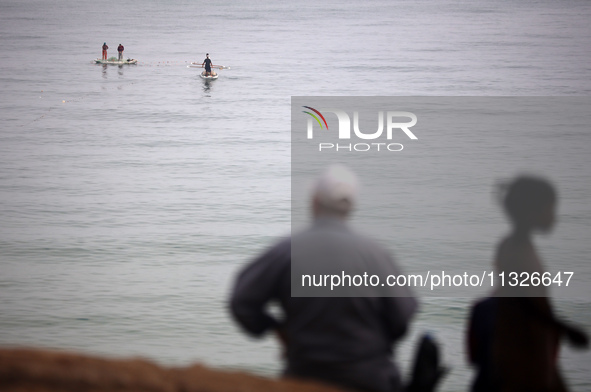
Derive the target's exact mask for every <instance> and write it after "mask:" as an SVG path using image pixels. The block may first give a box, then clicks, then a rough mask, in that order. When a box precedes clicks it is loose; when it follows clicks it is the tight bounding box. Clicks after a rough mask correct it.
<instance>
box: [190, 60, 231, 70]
mask: <svg viewBox="0 0 591 392" xmlns="http://www.w3.org/2000/svg"><path fill="white" fill-rule="evenodd" d="M201 64H202V63H196V62H194V61H193V62H192V63H191V65H198V66H200V67H202V68H203V66H202V65H201ZM211 68H217V69H230V67H226V66H225V65H213V64H212V65H211Z"/></svg>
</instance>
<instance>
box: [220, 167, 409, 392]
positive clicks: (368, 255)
mask: <svg viewBox="0 0 591 392" xmlns="http://www.w3.org/2000/svg"><path fill="white" fill-rule="evenodd" d="M356 197H357V179H356V177H355V175H354V174H353V173H351V172H350V171H349V170H348V169H346V168H345V167H343V166H339V165H335V166H331V167H329V168H328V170H327V171H326V172H325V173H324V174H323V175H322V176H321V177H320V179H319V180H318V181H317V183H316V185H315V188H314V190H313V194H312V203H311V204H312V213H313V217H314V222H313V224H312V225H311V226H310V227H309V228H308V229H306V230H304V231H303V232H302V233H298V234H294V235H293V236H292V237H290V238H287V239H285V240H283V241H281V242H279V243H278V244H276V245H274V246H272V247H271V248H270V249H268V250H267V251H265V252H264V253H263V254H262V255H261V256H259V257H258V258H257V259H256V260H254V261H253V262H252V263H250V264H249V265H247V266H246V267H245V268H244V269H243V270H242V271H241V272H240V273H239V275H238V277H237V279H236V282H235V285H234V289H233V292H232V295H231V301H230V306H231V312H232V314H233V316H234V317H235V319H236V320H237V322H238V323H239V324H240V325H241V326H242V327H243V328H244V329H245V330H246V331H247V332H249V333H250V334H252V335H254V336H261V335H263V334H264V333H265V332H268V331H274V332H275V333H276V334H277V336H278V337H279V339H280V341H281V342H282V345H283V347H284V350H285V354H284V357H285V359H286V362H287V363H286V367H285V370H284V376H286V377H295V378H301V379H311V380H317V381H321V382H325V383H329V384H333V385H336V386H340V387H343V388H346V389H354V390H360V391H373V392H396V391H403V390H404V389H403V387H402V381H401V377H400V374H399V372H398V368H397V366H396V365H395V364H394V362H393V359H392V356H393V351H392V348H393V345H394V343H395V342H396V341H397V340H399V339H400V338H401V337H402V336H403V335H404V334H405V333H406V330H407V328H408V325H409V323H410V321H411V318H412V317H413V315H414V313H415V311H416V308H417V302H416V300H415V299H414V297H413V296H412V293H411V292H410V291H409V290H408V289H407V288H404V287H402V288H400V290H401V292H402V293H403V294H405V295H401V296H398V297H344V296H341V297H331V298H324V297H317V298H312V297H291V273H290V272H291V250H292V242H295V241H298V240H299V239H300V238H302V237H301V236H302V235H303V236H306V235H309V237H304V238H314V239H316V240H317V241H316V242H315V245H314V246H317V245H318V244H321V245H323V244H330V243H331V240H332V239H334V238H339V239H340V240H341V242H340V243H342V244H344V246H345V248H347V251H345V252H340V253H339V254H340V257H341V258H342V259H343V260H325V262H327V263H332V262H334V263H337V265H339V264H338V263H339V262H343V265H344V264H347V265H351V264H355V263H357V264H359V263H361V265H362V266H365V265H367V266H369V267H368V268H371V266H372V265H378V264H380V263H384V264H390V265H394V263H393V260H392V259H391V257H390V255H389V253H388V252H387V251H386V250H384V249H383V248H382V247H381V246H379V245H377V244H375V243H374V242H372V241H369V240H368V239H365V238H364V237H362V236H360V235H358V234H356V233H355V232H354V231H352V230H351V229H349V228H348V227H347V225H346V220H347V218H348V217H349V215H350V212H351V211H352V209H353V206H354V205H355V202H356ZM296 243H297V244H298V245H297V246H299V244H301V242H296ZM352 244H354V245H352ZM323 246H324V245H323ZM325 246H330V245H325ZM332 250H333V249H330V250H329V251H332ZM327 253H330V252H327ZM380 265H381V264H380ZM399 293H400V292H399ZM271 301H277V302H278V303H279V305H280V307H281V309H282V310H283V313H284V316H283V319H281V320H278V319H277V318H276V317H275V316H273V315H272V314H271V313H269V311H268V309H267V305H268V304H269V302H271Z"/></svg>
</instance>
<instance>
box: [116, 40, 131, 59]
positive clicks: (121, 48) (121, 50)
mask: <svg viewBox="0 0 591 392" xmlns="http://www.w3.org/2000/svg"><path fill="white" fill-rule="evenodd" d="M132 49H133V48H132ZM124 50H125V48H124V47H123V45H121V44H119V46H118V47H117V52H119V57H118V59H119V61H121V60H123V51H124Z"/></svg>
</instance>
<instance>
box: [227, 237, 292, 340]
mask: <svg viewBox="0 0 591 392" xmlns="http://www.w3.org/2000/svg"><path fill="white" fill-rule="evenodd" d="M290 260H291V241H289V240H284V241H282V242H280V243H279V244H277V245H276V246H274V247H272V248H271V249H269V250H268V251H266V252H265V253H263V254H262V255H261V256H260V257H259V258H257V259H256V260H254V261H253V262H252V263H250V264H249V265H247V266H246V267H245V268H244V269H243V270H242V271H241V272H240V273H239V274H238V277H237V278H236V281H235V283H234V287H233V291H232V294H231V298H230V311H231V313H232V316H234V319H235V320H236V321H237V322H238V324H240V325H241V326H242V327H243V328H244V329H245V330H246V331H247V332H249V333H250V334H252V335H255V336H260V335H262V334H263V333H265V332H266V331H267V330H269V329H273V328H276V327H277V326H278V325H279V321H277V320H276V319H275V318H274V317H273V316H271V314H270V313H269V312H268V311H267V309H266V306H267V304H268V302H269V301H270V300H272V299H276V298H277V297H278V292H279V288H280V287H279V284H280V282H281V276H282V274H284V273H285V271H286V270H287V271H288V272H289V268H290Z"/></svg>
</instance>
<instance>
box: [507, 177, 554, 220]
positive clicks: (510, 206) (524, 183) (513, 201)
mask: <svg viewBox="0 0 591 392" xmlns="http://www.w3.org/2000/svg"><path fill="white" fill-rule="evenodd" d="M505 187H506V189H505V195H504V198H503V206H504V208H505V212H506V213H507V215H508V216H509V219H510V220H511V222H512V223H513V224H514V225H515V226H518V227H521V228H525V229H528V230H531V229H539V230H542V231H548V230H550V229H551V228H552V227H553V226H554V221H555V216H554V210H555V204H556V199H557V194H556V190H555V188H554V186H553V185H552V184H551V183H550V182H549V181H547V180H545V179H543V178H538V177H533V176H519V177H517V178H515V179H514V180H513V181H511V182H510V183H509V184H507V185H505Z"/></svg>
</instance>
